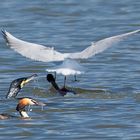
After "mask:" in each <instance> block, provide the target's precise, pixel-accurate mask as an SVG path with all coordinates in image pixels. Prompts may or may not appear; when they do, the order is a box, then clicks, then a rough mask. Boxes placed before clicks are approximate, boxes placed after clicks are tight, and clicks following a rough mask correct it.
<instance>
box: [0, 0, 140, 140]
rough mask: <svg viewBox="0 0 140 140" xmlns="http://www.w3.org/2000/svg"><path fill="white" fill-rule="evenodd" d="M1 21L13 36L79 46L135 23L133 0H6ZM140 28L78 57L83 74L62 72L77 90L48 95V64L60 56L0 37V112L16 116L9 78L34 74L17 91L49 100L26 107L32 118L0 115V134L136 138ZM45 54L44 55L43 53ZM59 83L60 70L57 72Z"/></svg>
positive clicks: (67, 48) (69, 48)
mask: <svg viewBox="0 0 140 140" xmlns="http://www.w3.org/2000/svg"><path fill="white" fill-rule="evenodd" d="M0 28H4V29H6V30H7V31H9V32H10V33H12V34H13V35H14V36H16V37H18V38H20V39H23V40H26V41H30V42H34V43H39V44H44V45H46V46H53V47H55V49H56V50H59V51H61V52H75V51H81V50H83V49H84V48H86V47H88V46H89V45H90V44H91V42H93V41H98V40H100V39H103V38H106V37H110V36H113V35H118V34H121V33H125V32H129V31H133V30H136V29H140V1H139V0H133V1H132V0H123V1H121V0H118V1H115V0H79V1H78V0H77V1H76V0H65V1H58V0H53V1H45V0H44V1H43V0H42V1H33V0H28V1H25V0H20V1H18V0H15V1H12V0H4V1H1V4H0ZM139 40H140V34H136V35H134V36H131V37H130V38H128V39H126V40H125V41H123V42H121V43H119V44H117V45H116V46H114V47H112V48H110V49H108V50H106V51H105V52H103V53H100V54H98V55H96V56H94V57H92V58H90V59H87V60H83V61H81V65H82V66H84V67H86V69H87V71H86V74H84V75H80V76H78V77H77V78H78V82H73V80H74V78H73V77H68V78H67V85H68V86H69V87H72V88H73V89H75V90H76V91H77V92H78V93H79V95H78V96H76V97H64V98H63V97H58V96H55V95H54V94H50V90H49V89H50V87H51V86H50V84H49V83H48V82H47V81H46V79H45V76H46V72H45V69H46V68H51V67H52V66H55V65H57V64H58V63H44V62H36V61H33V60H30V59H27V58H25V57H23V56H21V55H19V54H17V53H16V52H14V51H13V50H11V49H10V48H9V47H7V46H6V44H5V41H4V39H3V38H2V35H1V36H0V89H1V92H0V112H1V113H9V114H11V115H16V116H19V114H18V112H16V110H15V106H16V104H17V102H16V101H14V100H6V99H5V95H6V93H7V91H8V88H9V85H10V82H11V81H12V80H14V79H16V78H19V77H23V76H28V75H30V74H33V73H37V74H38V75H39V76H40V78H39V79H38V81H34V82H31V83H30V84H28V85H26V86H25V87H24V88H23V90H22V91H21V94H20V95H19V97H23V96H30V97H32V98H35V99H38V100H41V101H43V102H46V103H48V106H47V107H44V108H43V110H42V109H41V107H31V109H32V110H31V111H30V112H28V113H29V115H30V116H31V118H32V119H31V120H22V119H16V118H14V119H8V120H1V121H0V139H2V140H3V139H56V140H59V139H60V140H62V139H67V140H69V139H71V140H76V139H81V140H87V139H91V140H93V139H101V140H104V139H105V140H120V139H123V140H134V139H135V140H136V139H137V140H138V139H140V86H139V85H140V80H139V79H140V78H139V77H140V55H139V54H140V41H139ZM46 55H47V54H46ZM57 80H58V82H59V84H61V85H63V77H62V76H58V77H57Z"/></svg>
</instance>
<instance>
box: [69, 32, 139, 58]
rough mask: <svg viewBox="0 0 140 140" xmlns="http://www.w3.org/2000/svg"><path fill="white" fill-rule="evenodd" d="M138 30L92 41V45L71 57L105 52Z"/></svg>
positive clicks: (84, 56) (85, 56) (83, 56)
mask: <svg viewBox="0 0 140 140" xmlns="http://www.w3.org/2000/svg"><path fill="white" fill-rule="evenodd" d="M138 32H140V30H135V31H133V32H128V33H125V34H121V35H117V36H112V37H108V38H105V39H102V40H99V41H97V42H95V43H92V44H91V46H89V47H87V48H86V49H84V50H83V51H81V52H78V53H71V54H70V55H69V58H71V59H87V58H89V57H92V56H94V55H95V54H98V53H100V52H103V51H104V50H105V49H107V48H109V47H112V46H113V45H115V44H116V43H118V42H119V41H121V40H123V39H125V38H127V37H128V36H130V35H133V34H135V33H138Z"/></svg>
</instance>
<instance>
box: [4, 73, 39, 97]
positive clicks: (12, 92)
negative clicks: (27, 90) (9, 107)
mask: <svg viewBox="0 0 140 140" xmlns="http://www.w3.org/2000/svg"><path fill="white" fill-rule="evenodd" d="M35 77H37V74H33V75H31V76H29V77H22V78H18V79H15V80H13V81H12V82H11V84H10V88H9V90H8V93H7V95H6V98H11V97H14V98H15V97H16V96H17V94H18V93H19V91H20V90H21V89H22V88H23V87H24V85H26V84H27V83H29V82H30V81H31V80H33V79H34V78H35Z"/></svg>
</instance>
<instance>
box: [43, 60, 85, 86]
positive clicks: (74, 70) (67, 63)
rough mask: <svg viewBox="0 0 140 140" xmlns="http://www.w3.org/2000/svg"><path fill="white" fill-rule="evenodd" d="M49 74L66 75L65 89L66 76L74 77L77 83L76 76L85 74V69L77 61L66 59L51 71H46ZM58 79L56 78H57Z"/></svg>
mask: <svg viewBox="0 0 140 140" xmlns="http://www.w3.org/2000/svg"><path fill="white" fill-rule="evenodd" d="M46 71H47V72H53V73H55V77H56V74H62V75H64V87H65V83H66V76H69V75H74V76H75V81H76V75H79V74H83V73H84V72H85V68H84V67H82V66H81V65H80V64H79V63H78V62H77V61H75V60H71V59H66V60H64V61H63V63H62V64H60V65H59V66H56V67H53V68H51V69H49V68H48V69H46ZM55 79H56V78H55Z"/></svg>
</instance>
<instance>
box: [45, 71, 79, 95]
mask: <svg viewBox="0 0 140 140" xmlns="http://www.w3.org/2000/svg"><path fill="white" fill-rule="evenodd" d="M46 79H47V81H48V82H50V83H51V84H52V86H53V87H54V89H55V90H56V91H57V92H58V93H59V94H60V95H61V96H66V95H75V94H76V92H74V91H72V90H69V89H67V88H66V87H65V85H64V87H63V88H60V87H59V86H58V84H57V83H56V80H55V78H54V76H53V75H52V74H47V77H46Z"/></svg>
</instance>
